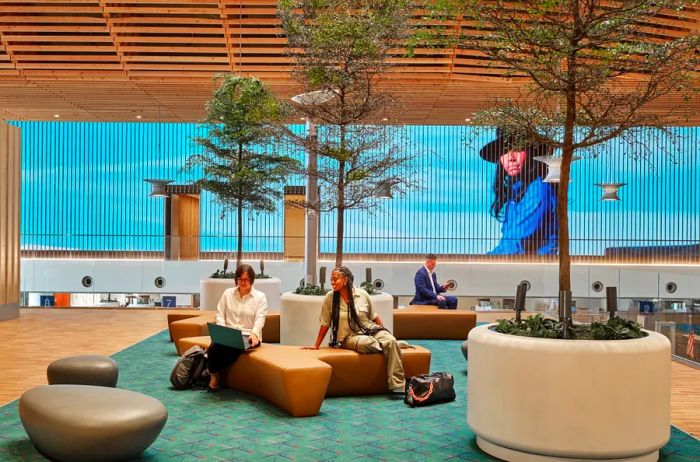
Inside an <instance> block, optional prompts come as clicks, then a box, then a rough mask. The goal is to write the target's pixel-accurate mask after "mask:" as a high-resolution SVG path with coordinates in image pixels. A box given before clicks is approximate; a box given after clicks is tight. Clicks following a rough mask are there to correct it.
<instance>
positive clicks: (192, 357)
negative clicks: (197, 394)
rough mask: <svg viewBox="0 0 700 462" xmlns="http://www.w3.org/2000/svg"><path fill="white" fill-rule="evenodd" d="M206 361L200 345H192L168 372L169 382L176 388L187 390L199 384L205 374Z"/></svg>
mask: <svg viewBox="0 0 700 462" xmlns="http://www.w3.org/2000/svg"><path fill="white" fill-rule="evenodd" d="M206 362H207V361H206V356H205V354H204V350H203V349H202V347H200V346H198V345H195V346H193V347H192V348H190V349H189V350H187V351H185V353H184V354H183V355H182V357H180V359H178V360H177V362H176V363H175V366H174V367H173V370H172V372H171V373H170V383H172V384H173V387H174V388H175V389H176V390H187V389H188V388H192V387H194V386H197V385H199V383H200V381H201V380H202V379H203V376H204V375H205V374H204V373H205V371H206V368H207V367H206Z"/></svg>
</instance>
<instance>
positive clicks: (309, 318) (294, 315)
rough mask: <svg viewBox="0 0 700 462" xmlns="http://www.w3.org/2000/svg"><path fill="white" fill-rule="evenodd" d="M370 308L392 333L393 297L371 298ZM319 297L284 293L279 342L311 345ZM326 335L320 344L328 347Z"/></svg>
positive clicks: (376, 296)
mask: <svg viewBox="0 0 700 462" xmlns="http://www.w3.org/2000/svg"><path fill="white" fill-rule="evenodd" d="M370 300H371V301H372V307H373V308H374V310H375V311H376V312H377V314H378V315H379V317H380V318H381V320H382V323H384V326H385V327H386V328H387V329H389V331H393V330H394V316H393V313H392V309H393V308H394V297H392V296H391V294H386V293H381V294H377V295H371V296H370ZM322 305H323V297H322V296H318V295H298V294H295V293H293V292H285V293H283V294H282V297H281V300H280V343H281V344H283V345H313V344H314V343H315V342H316V336H317V335H318V328H319V323H318V319H319V316H320V314H321V306H322ZM329 337H330V334H327V335H326V339H325V340H324V341H323V345H327V344H328V339H329Z"/></svg>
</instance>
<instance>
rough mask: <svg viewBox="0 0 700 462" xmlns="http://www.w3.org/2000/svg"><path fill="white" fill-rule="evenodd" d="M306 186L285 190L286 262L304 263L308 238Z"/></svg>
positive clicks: (288, 187) (286, 188)
mask: <svg viewBox="0 0 700 462" xmlns="http://www.w3.org/2000/svg"><path fill="white" fill-rule="evenodd" d="M305 198H306V187H305V186H285V188H284V260H286V261H303V260H304V242H305V237H306V209H305V208H304V207H303V203H304V199H305Z"/></svg>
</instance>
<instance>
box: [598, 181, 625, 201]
mask: <svg viewBox="0 0 700 462" xmlns="http://www.w3.org/2000/svg"><path fill="white" fill-rule="evenodd" d="M626 184H627V183H596V184H595V185H596V186H598V187H600V188H603V197H601V198H600V200H601V201H619V200H620V196H618V195H617V193H618V191H619V190H620V188H621V187H623V186H625V185H626Z"/></svg>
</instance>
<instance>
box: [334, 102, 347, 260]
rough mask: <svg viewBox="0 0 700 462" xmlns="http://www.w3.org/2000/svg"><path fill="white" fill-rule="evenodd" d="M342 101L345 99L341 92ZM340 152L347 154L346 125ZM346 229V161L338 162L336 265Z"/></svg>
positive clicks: (341, 127) (342, 129)
mask: <svg viewBox="0 0 700 462" xmlns="http://www.w3.org/2000/svg"><path fill="white" fill-rule="evenodd" d="M341 101H343V104H344V99H343V95H342V94H341ZM340 152H341V155H343V156H345V126H344V125H341V126H340ZM344 229H345V161H344V160H341V161H339V162H338V223H337V226H336V241H335V266H340V265H342V264H343V234H344Z"/></svg>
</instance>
